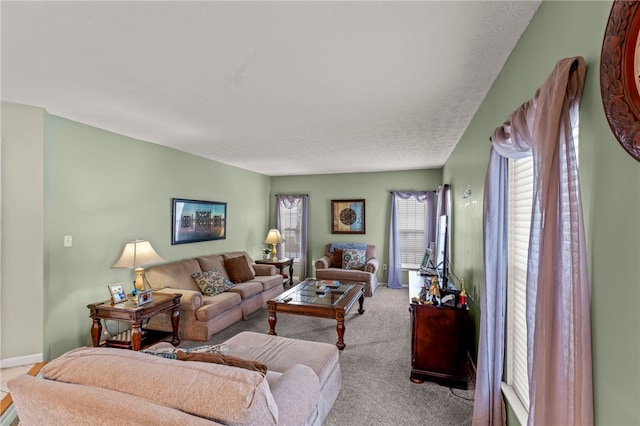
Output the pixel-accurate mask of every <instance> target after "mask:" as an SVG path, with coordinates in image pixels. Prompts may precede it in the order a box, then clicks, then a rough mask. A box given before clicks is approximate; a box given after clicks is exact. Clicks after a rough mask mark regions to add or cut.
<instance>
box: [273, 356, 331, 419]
mask: <svg viewBox="0 0 640 426" xmlns="http://www.w3.org/2000/svg"><path fill="white" fill-rule="evenodd" d="M270 388H271V394H272V395H273V399H274V400H275V401H276V404H277V405H278V424H281V425H304V424H307V420H308V419H309V417H311V415H312V414H313V412H314V410H316V406H317V405H318V400H319V399H320V380H319V379H318V376H316V373H314V372H313V370H312V369H311V368H310V367H308V366H306V365H302V364H294V365H293V366H292V367H290V368H289V369H287V370H286V371H285V372H284V373H282V376H281V377H280V379H279V380H278V381H277V382H276V383H275V384H274V385H273V386H271V387H270ZM302 390H304V391H302ZM293 394H295V395H296V398H295V403H294V404H292V403H291V395H293Z"/></svg>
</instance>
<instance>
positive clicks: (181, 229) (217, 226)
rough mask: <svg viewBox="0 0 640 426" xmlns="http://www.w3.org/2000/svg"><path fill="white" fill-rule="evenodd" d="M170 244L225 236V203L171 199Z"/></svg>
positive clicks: (219, 238)
mask: <svg viewBox="0 0 640 426" xmlns="http://www.w3.org/2000/svg"><path fill="white" fill-rule="evenodd" d="M172 205H173V209H172V220H171V244H172V245H175V244H186V243H197V242H200V241H211V240H224V239H225V238H227V203H222V202H219V201H201V200H185V199H182V198H173V199H172Z"/></svg>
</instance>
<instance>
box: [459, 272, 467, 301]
mask: <svg viewBox="0 0 640 426" xmlns="http://www.w3.org/2000/svg"><path fill="white" fill-rule="evenodd" d="M460 284H461V288H460V305H462V307H465V306H467V291H466V290H465V288H464V278H462V279H461V280H460Z"/></svg>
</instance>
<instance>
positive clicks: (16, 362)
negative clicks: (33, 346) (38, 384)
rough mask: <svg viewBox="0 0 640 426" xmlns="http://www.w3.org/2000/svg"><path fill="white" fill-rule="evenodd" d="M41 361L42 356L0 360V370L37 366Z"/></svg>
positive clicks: (34, 355) (35, 355)
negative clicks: (30, 365)
mask: <svg viewBox="0 0 640 426" xmlns="http://www.w3.org/2000/svg"><path fill="white" fill-rule="evenodd" d="M42 361H43V357H42V354H33V355H25V356H18V357H14V358H7V359H0V368H11V367H19V366H21V365H29V364H37V363H39V362H42Z"/></svg>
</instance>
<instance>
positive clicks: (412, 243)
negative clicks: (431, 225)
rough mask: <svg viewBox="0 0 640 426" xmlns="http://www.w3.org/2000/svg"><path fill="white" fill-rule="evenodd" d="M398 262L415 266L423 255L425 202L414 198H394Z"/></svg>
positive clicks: (403, 265) (409, 266)
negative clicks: (398, 248)
mask: <svg viewBox="0 0 640 426" xmlns="http://www.w3.org/2000/svg"><path fill="white" fill-rule="evenodd" d="M396 203H397V204H396V207H397V209H396V212H397V218H398V234H399V237H400V262H401V263H402V267H403V268H417V267H419V266H420V263H421V262H422V258H423V257H424V249H425V247H424V232H425V230H424V224H425V214H426V213H425V203H421V202H419V201H417V200H416V199H415V198H413V197H412V198H409V199H407V200H403V199H400V198H398V199H396Z"/></svg>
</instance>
